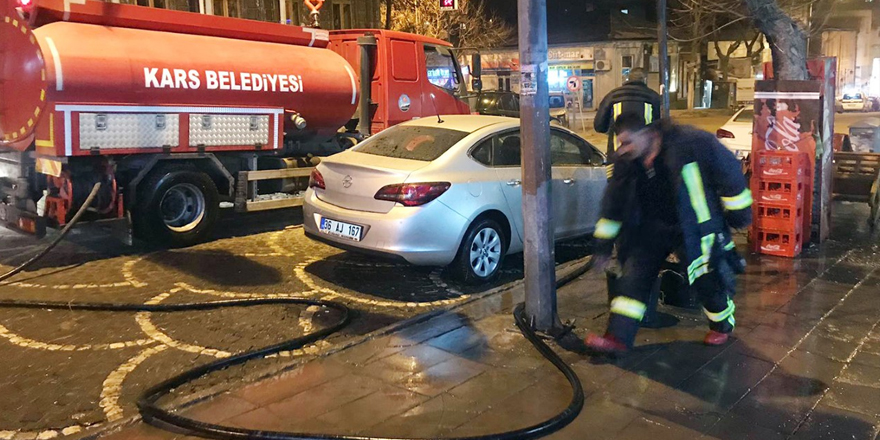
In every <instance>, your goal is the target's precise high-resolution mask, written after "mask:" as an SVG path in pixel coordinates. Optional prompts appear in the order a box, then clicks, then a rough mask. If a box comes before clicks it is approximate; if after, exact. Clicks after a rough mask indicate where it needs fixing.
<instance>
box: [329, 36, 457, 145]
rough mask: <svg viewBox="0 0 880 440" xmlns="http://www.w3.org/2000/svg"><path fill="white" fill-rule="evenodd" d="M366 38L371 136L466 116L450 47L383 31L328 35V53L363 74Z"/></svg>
mask: <svg viewBox="0 0 880 440" xmlns="http://www.w3.org/2000/svg"><path fill="white" fill-rule="evenodd" d="M365 35H370V36H373V37H374V38H375V40H374V41H375V46H374V48H373V49H372V54H371V56H370V64H371V65H370V66H369V75H370V77H371V78H370V80H369V81H370V84H371V86H370V87H371V91H370V96H371V100H370V103H369V106H370V110H369V113H370V119H371V124H370V126H371V129H370V132H371V133H377V132H379V131H382V130H384V129H386V128H388V127H391V126H392V125H396V124H399V123H401V122H404V121H408V120H411V119H416V118H419V117H423V116H429V115H436V114H467V113H468V112H469V108H468V106H467V104H466V103H465V102H463V101H461V99H460V97H461V91H462V90H463V89H462V81H463V79H462V74H461V67H460V66H459V64H458V61H457V60H456V58H455V56H454V54H453V53H452V46H451V45H450V44H449V43H447V42H445V41H442V40H437V39H434V38H429V37H425V36H421V35H414V34H408V33H404V32H395V31H387V30H365V29H352V30H342V31H330V46H329V49H331V50H333V51H334V52H336V53H338V54H340V55H342V57H343V58H345V60H346V61H348V62H349V64H351V65H352V66H353V67H354V68H355V70H356V71H360V69H361V60H362V53H361V50H362V46H359V45H358V39H359V38H362V37H364V36H365ZM361 81H363V79H362V80H361Z"/></svg>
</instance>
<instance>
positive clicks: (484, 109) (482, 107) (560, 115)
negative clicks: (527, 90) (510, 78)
mask: <svg viewBox="0 0 880 440" xmlns="http://www.w3.org/2000/svg"><path fill="white" fill-rule="evenodd" d="M475 111H476V112H477V113H479V114H481V115H488V116H507V117H510V118H518V117H519V94H518V93H514V92H507V91H502V90H490V91H482V92H480V93H479V94H478V95H477V107H476V109H475ZM550 120H551V121H556V122H558V123H560V124H561V125H564V126H566V127H567V126H568V121H567V120H566V116H565V96H564V95H562V94H561V93H551V94H550Z"/></svg>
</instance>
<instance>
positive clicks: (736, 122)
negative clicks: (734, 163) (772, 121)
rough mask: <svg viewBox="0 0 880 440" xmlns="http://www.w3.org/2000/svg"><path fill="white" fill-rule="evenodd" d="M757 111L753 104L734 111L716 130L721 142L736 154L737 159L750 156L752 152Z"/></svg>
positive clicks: (716, 135)
mask: <svg viewBox="0 0 880 440" xmlns="http://www.w3.org/2000/svg"><path fill="white" fill-rule="evenodd" d="M754 119H755V111H754V109H753V107H752V106H748V107H743V108H741V109H739V110H738V111H737V112H736V113H734V115H733V117H731V118H730V119H729V120H728V121H727V122H725V123H724V125H722V126H721V128H719V129H718V130H717V131H716V132H715V137H717V138H718V140H719V141H721V144H722V145H724V146H725V147H727V149H728V150H730V151H731V152H733V154H735V155H736V157H737V159H740V160H743V159H746V158H748V156H749V154H751V152H752V125H753V123H754Z"/></svg>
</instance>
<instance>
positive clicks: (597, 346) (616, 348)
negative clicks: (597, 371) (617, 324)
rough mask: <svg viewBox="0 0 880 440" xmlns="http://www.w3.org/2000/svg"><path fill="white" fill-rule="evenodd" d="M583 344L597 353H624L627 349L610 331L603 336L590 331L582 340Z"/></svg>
mask: <svg viewBox="0 0 880 440" xmlns="http://www.w3.org/2000/svg"><path fill="white" fill-rule="evenodd" d="M584 344H586V345H587V347H589V348H590V349H591V350H593V351H597V352H599V353H608V354H613V353H625V352H627V350H628V348H627V347H626V344H624V343H623V342H620V341H618V340H617V338H615V337H614V335H612V334H610V333H605V336H599V335H597V334H595V333H590V334H589V335H587V338H586V339H585V340H584Z"/></svg>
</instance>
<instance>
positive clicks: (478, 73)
mask: <svg viewBox="0 0 880 440" xmlns="http://www.w3.org/2000/svg"><path fill="white" fill-rule="evenodd" d="M482 76H483V62H482V60H480V53H479V52H477V53H475V54H473V56H471V77H472V78H473V79H472V80H471V87H472V88H473V89H474V91H475V92H480V91H482V90H483V79H482Z"/></svg>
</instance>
